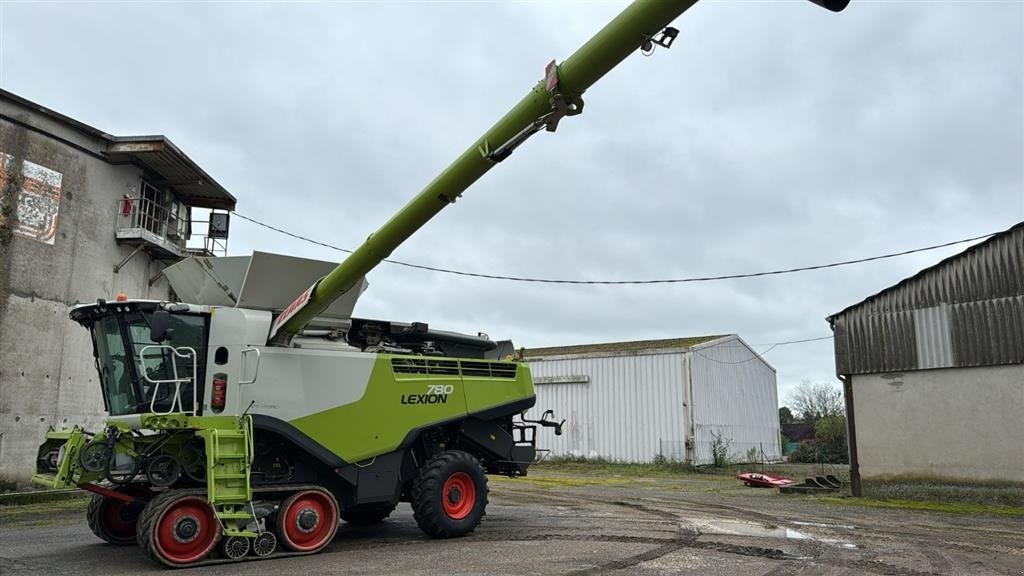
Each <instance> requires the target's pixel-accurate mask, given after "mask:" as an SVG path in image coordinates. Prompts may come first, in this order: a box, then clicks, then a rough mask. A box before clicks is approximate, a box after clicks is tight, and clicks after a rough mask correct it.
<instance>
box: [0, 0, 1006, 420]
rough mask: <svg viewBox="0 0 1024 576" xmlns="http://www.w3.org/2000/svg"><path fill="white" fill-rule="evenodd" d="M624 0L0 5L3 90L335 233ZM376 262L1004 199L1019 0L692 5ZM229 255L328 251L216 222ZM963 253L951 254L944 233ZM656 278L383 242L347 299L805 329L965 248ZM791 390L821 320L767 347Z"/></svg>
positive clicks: (794, 237) (907, 237)
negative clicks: (156, 138)
mask: <svg viewBox="0 0 1024 576" xmlns="http://www.w3.org/2000/svg"><path fill="white" fill-rule="evenodd" d="M623 6H624V3H623V2H562V3H557V4H556V3H550V4H549V3H539V2H495V3H490V2H423V3H413V2H395V3H386V2H360V3H351V2H336V3H304V4H285V3H255V2H253V3H234V2H232V3H211V4H200V3H193V2H169V3H155V4H154V3H146V4H144V5H143V4H132V3H125V2H109V3H87V2H75V3H62V2H35V3H18V2H10V1H8V0H3V1H2V2H0V50H2V53H0V85H2V87H3V88H5V89H7V90H10V91H13V92H15V93H17V94H19V95H21V96H24V97H26V98H29V99H31V100H34V101H36V102H38V103H40V104H43V105H45V106H48V107H51V108H54V109H56V110H58V111H60V112H62V113H65V114H67V115H69V116H71V117H73V118H76V119H78V120H81V121H83V122H86V123H88V124H91V125H93V126H96V127H97V128H100V129H101V130H104V131H107V132H109V133H112V134H116V135H134V134H165V135H167V136H168V137H170V138H171V139H172V140H173V141H174V142H175V143H176V144H177V145H178V146H179V147H180V148H182V149H183V150H184V151H185V152H186V153H187V154H188V155H189V156H191V157H192V158H193V159H194V160H195V161H196V162H198V163H199V164H200V165H201V166H202V167H203V168H204V169H205V170H206V171H207V172H208V173H209V174H211V175H212V176H213V177H214V178H215V179H216V180H217V181H218V182H220V183H221V184H222V185H224V186H225V187H226V188H227V189H228V190H230V191H231V192H232V193H233V194H234V195H235V196H236V197H237V198H238V211H239V212H240V213H242V214H245V215H247V216H251V217H253V218H256V219H259V220H264V221H267V222H270V223H273V224H274V225H277V226H279V227H282V228H285V229H288V230H292V231H295V232H297V233H301V234H304V235H308V236H311V237H313V238H316V239H319V240H323V241H325V242H329V243H333V244H336V245H340V246H345V247H355V246H356V245H357V244H358V243H359V242H361V241H362V240H363V239H364V238H365V237H366V235H367V234H368V233H370V232H371V231H372V230H374V229H375V228H376V227H378V226H379V225H380V224H382V223H383V222H384V221H385V220H386V219H387V218H388V217H389V216H390V215H391V214H392V213H393V212H394V211H395V210H397V209H398V208H399V207H401V206H402V205H403V204H404V202H405V201H406V200H407V199H409V198H411V197H412V196H413V195H414V194H415V193H416V192H418V191H419V190H420V189H421V188H422V187H423V185H425V184H426V183H428V182H429V181H430V180H431V179H432V178H433V177H434V176H435V175H436V174H437V173H438V172H439V171H441V170H442V169H443V168H444V167H446V166H447V165H448V164H449V163H450V162H451V161H452V160H453V159H454V158H455V157H456V156H457V155H458V154H460V153H461V152H462V151H463V150H464V149H465V148H466V147H467V146H469V145H470V144H471V143H472V142H473V141H474V140H475V139H476V138H477V137H478V136H479V135H480V134H482V133H483V131H484V130H486V129H487V128H488V127H489V126H490V125H491V124H492V123H493V122H494V121H495V120H497V119H498V118H499V117H500V116H501V115H502V114H504V112H505V111H506V110H507V109H508V108H509V107H510V106H512V105H513V104H515V103H516V102H517V101H518V100H519V99H520V98H521V97H522V96H523V94H525V93H526V91H527V90H529V89H530V88H531V87H532V86H533V85H534V83H535V82H536V81H537V80H538V79H539V78H540V77H541V76H542V74H543V68H544V65H545V64H546V63H547V62H548V61H549V60H551V59H552V58H557V59H558V60H559V61H561V60H563V59H565V58H566V57H567V56H569V55H570V54H571V53H572V51H574V50H575V49H576V48H577V47H578V46H580V45H581V44H582V43H583V42H584V41H586V40H587V39H588V38H589V37H590V36H591V35H592V34H593V33H594V32H596V31H597V30H598V29H599V28H600V27H601V26H603V25H604V24H605V23H606V22H607V21H608V20H609V19H611V18H612V17H613V16H614V15H615V14H617V13H618V12H619V11H620V10H621V9H622V7H623ZM675 25H676V26H677V27H678V28H680V30H681V34H680V37H679V40H678V41H677V43H676V44H675V46H674V47H673V48H672V49H671V50H669V51H665V50H659V51H658V52H656V53H655V54H654V56H653V57H651V58H644V57H642V56H640V55H639V54H636V55H634V56H632V57H630V58H629V59H627V61H626V62H625V63H623V64H622V65H621V66H620V67H619V68H617V69H615V70H614V71H613V72H611V73H610V74H609V75H608V76H606V77H605V78H604V79H602V80H601V81H600V82H598V83H597V84H596V85H595V86H594V87H593V88H591V89H590V90H589V91H588V92H587V95H586V102H587V106H586V112H585V113H584V114H583V115H581V116H578V117H574V118H568V119H566V120H565V121H563V122H562V124H561V126H560V127H559V130H558V132H557V133H556V134H547V133H541V134H539V135H538V136H536V137H535V138H534V139H532V140H531V141H530V142H529V143H528V144H526V145H525V146H523V147H522V148H520V149H519V150H517V151H516V153H515V154H514V155H513V156H512V158H511V159H510V160H509V161H507V162H505V163H503V164H501V165H500V166H498V167H497V168H495V169H494V170H492V171H491V172H490V173H489V174H487V175H486V176H485V177H484V178H483V179H482V180H481V181H480V182H479V183H478V184H477V185H476V186H474V187H473V188H471V189H470V190H469V191H468V192H467V193H466V195H465V196H464V197H463V198H462V199H461V200H460V201H459V202H458V203H457V204H456V205H454V206H452V207H450V208H448V209H446V210H445V211H444V212H443V213H442V214H441V215H440V216H439V217H437V218H436V219H435V220H433V221H432V222H430V223H429V224H428V225H427V226H426V227H425V228H424V229H423V230H421V231H420V233H418V234H417V235H416V236H414V237H413V238H412V239H410V240H409V241H408V242H407V243H406V244H404V245H403V246H402V247H400V248H399V249H398V250H397V251H396V252H395V254H394V255H393V256H394V257H395V258H398V259H401V260H406V261H411V262H416V263H421V264H427V265H434V266H441V267H447V268H458V269H464V270H468V271H475V272H484V273H492V274H509V275H520V276H540V277H557V278H575V279H612V280H619V279H622V280H625V279H648V278H664V277H687V276H706V275H718V274H731V273H742V272H751V271H760V270H766V269H776V268H788V267H795V266H804V265H813V264H820V263H825V262H831V261H835V260H844V259H850V258H858V257H865V256H872V255H876V254H880V253H886V252H892V251H898V250H903V249H909V248H915V247H920V246H926V245H931V244H937V243H941V242H946V241H951V240H957V239H961V238H967V237H971V236H978V235H981V234H985V233H988V232H994V231H997V230H1002V229H1006V228H1008V227H1010V226H1011V225H1013V224H1014V223H1016V222H1019V221H1021V220H1024V3H1022V2H1018V1H992V2H986V1H982V0H969V1H963V2H920V1H903V2H898V1H885V0H875V1H870V2H868V1H858V0H853V3H852V4H851V6H850V7H849V8H848V9H847V11H846V12H844V13H841V14H833V13H831V12H827V11H825V10H823V9H820V8H818V7H816V6H814V5H812V4H810V3H808V2H800V1H789V2H782V1H780V2H769V1H748V2H739V1H708V0H705V1H703V2H700V3H698V4H697V5H696V6H695V7H694V8H693V9H691V10H690V11H688V12H687V13H686V14H684V15H683V16H682V17H680V18H679V19H678V20H677V21H676V23H675ZM231 234H232V236H231V240H230V252H231V253H232V254H247V253H249V252H250V251H252V250H263V251H271V252H278V253H285V254H293V255H300V256H305V257H310V258H320V259H325V260H338V259H339V258H340V257H341V255H340V254H339V253H337V252H333V251H331V250H328V249H326V248H321V247H318V246H315V245H311V244H307V243H304V242H300V241H297V240H293V239H290V238H287V237H284V236H281V235H279V234H276V233H272V232H268V231H266V230H263V229H260V228H257V227H255V226H254V225H252V224H250V223H248V222H244V221H242V220H240V219H235V221H234V222H232V230H231ZM964 247H965V246H964ZM962 249H963V247H957V248H951V249H942V250H936V251H933V252H927V253H923V254H917V255H913V256H907V257H901V258H897V259H892V260H887V261H882V262H874V263H868V264H861V265H856V266H850V267H845V268H838V269H830V270H825V271H816V272H805V273H800V274H793V275H786V276H776V277H768V278H762V279H745V280H729V281H722V282H712V283H703V284H678V285H661V286H632V287H629V286H625V287H623V286H617V287H616V286H558V285H545V284H519V283H511V282H502V281H494V280H481V279H473V278H463V277H454V276H447V275H441V274H437V273H431V272H424V271H417V270H410V269H406V268H401V267H397V266H393V265H388V264H383V265H381V266H380V267H379V268H378V269H377V270H375V271H374V272H373V273H372V274H371V275H370V277H369V280H370V289H369V291H368V292H367V293H366V294H365V295H364V297H363V299H362V300H361V301H360V303H359V305H358V307H357V309H356V313H357V315H360V316H363V317H379V318H386V319H395V320H406V321H412V320H417V321H425V322H428V323H430V324H431V325H432V326H434V327H438V328H446V329H453V330H461V331H467V332H471V333H475V332H477V331H484V332H487V333H488V334H490V335H491V336H492V337H493V338H512V339H513V340H514V341H515V342H516V343H517V345H525V346H528V347H531V346H546V345H561V344H583V343H591V342H607V341H617V340H634V339H649V338H670V337H679V336H694V335H704V334H724V333H738V334H740V335H741V336H742V337H743V338H744V339H745V340H746V341H747V342H749V343H752V344H757V345H758V346H755V348H757V349H758V350H764V349H766V348H767V347H768V346H767V344H769V343H772V342H779V341H784V340H795V339H804V338H814V337H818V336H827V335H829V334H830V331H829V328H828V325H827V323H826V322H825V316H827V315H829V314H831V313H834V312H837V311H839V310H841V309H842V308H844V307H846V306H848V305H850V304H853V303H855V302H858V301H860V300H861V299H863V298H864V297H866V296H868V295H871V294H873V293H875V292H877V291H879V290H881V289H883V288H886V287H888V286H890V285H892V284H893V283H895V282H897V281H899V280H901V279H903V278H905V277H907V276H910V275H912V274H913V273H915V272H917V271H918V270H920V269H921V268H924V267H926V266H929V265H931V264H933V263H935V262H937V261H939V260H940V259H942V258H944V257H946V256H948V255H951V254H954V253H956V252H959V251H960V250H962ZM766 358H767V359H768V360H769V361H770V362H771V363H772V364H773V365H774V366H775V367H776V368H777V370H778V376H779V388H780V389H779V395H780V399H782V400H784V399H785V398H786V396H787V395H788V394H789V392H790V390H791V389H792V387H793V386H794V385H796V384H798V383H799V382H800V381H801V380H804V379H808V380H814V381H834V362H833V354H832V343H831V341H822V342H813V343H807V344H794V345H788V346H779V347H777V348H775V349H773V350H771V351H770V352H768V353H767V355H766Z"/></svg>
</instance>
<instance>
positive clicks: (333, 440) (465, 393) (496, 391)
mask: <svg viewBox="0 0 1024 576" xmlns="http://www.w3.org/2000/svg"><path fill="white" fill-rule="evenodd" d="M405 358H408V359H412V360H417V361H423V359H424V357H423V356H396V355H390V354H381V355H379V356H378V357H377V360H376V362H375V364H374V367H373V371H372V372H371V374H370V382H369V383H368V385H367V387H366V392H365V393H364V394H363V397H362V398H360V399H359V400H358V401H356V402H353V403H351V404H346V405H344V406H336V407H333V408H328V409H326V410H323V411H321V412H316V413H314V414H310V415H308V416H304V417H302V418H298V419H296V420H293V421H292V422H291V424H292V425H294V426H295V427H296V428H298V429H299V430H301V431H302V432H303V433H305V434H306V435H307V436H309V437H310V438H312V439H313V440H315V441H316V442H317V443H319V444H321V445H323V446H324V447H325V448H327V449H328V450H330V451H331V452H333V453H335V454H337V455H338V456H340V457H341V458H342V459H344V460H345V461H346V462H359V461H362V460H366V459H368V458H373V457H374V456H380V455H381V454H386V453H388V452H392V451H394V450H397V449H398V448H399V446H400V445H401V443H402V441H403V440H405V439H406V437H407V436H408V435H409V433H410V432H411V431H413V430H415V429H418V428H423V427H428V426H431V425H434V424H438V423H440V422H447V421H452V420H457V419H460V418H464V417H465V416H466V415H467V414H469V415H472V414H473V413H477V412H480V411H482V410H486V409H488V408H493V407H496V406H502V405H505V404H509V403H512V402H515V401H518V400H525V399H528V398H532V397H533V396H534V390H533V380H532V379H531V378H530V371H529V368H528V367H527V366H526V365H525V364H512V363H503V364H507V365H510V366H515V367H516V372H515V378H514V379H512V378H490V377H468V376H459V375H458V374H454V375H452V374H402V373H399V374H395V373H393V371H392V368H391V365H392V364H391V363H392V360H393V359H397V360H402V359H405ZM444 360H450V361H453V362H455V361H457V360H456V359H454V358H445V359H444ZM458 362H460V363H461V362H465V363H470V362H473V363H475V362H476V361H470V360H462V361H458ZM434 386H436V387H447V386H450V387H451V388H450V390H451V392H450V393H448V394H445V395H444V396H445V397H446V398H445V400H444V402H443V403H442V402H440V399H438V398H424V399H426V400H437V402H436V403H424V402H415V403H410V400H412V399H414V398H415V399H416V400H420V399H421V397H423V396H428V397H429V396H430V391H431V387H434ZM435 396H438V395H435Z"/></svg>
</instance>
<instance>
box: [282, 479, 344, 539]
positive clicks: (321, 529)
mask: <svg viewBox="0 0 1024 576" xmlns="http://www.w3.org/2000/svg"><path fill="white" fill-rule="evenodd" d="M276 524H277V526H276V527H277V530H276V532H277V536H278V538H280V540H281V543H282V544H284V546H285V547H286V548H288V549H289V550H295V551H296V552H316V551H318V550H320V549H321V548H323V547H324V546H327V545H328V544H330V543H331V540H334V534H335V533H336V532H337V531H338V501H337V500H335V499H334V496H333V495H332V494H331V493H330V492H328V491H326V490H321V489H319V488H314V489H311V490H302V491H301V492H296V493H295V494H292V495H291V496H289V497H288V498H285V500H284V502H282V503H281V506H280V508H278V511H277V522H276Z"/></svg>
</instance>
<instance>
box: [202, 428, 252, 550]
mask: <svg viewBox="0 0 1024 576" xmlns="http://www.w3.org/2000/svg"><path fill="white" fill-rule="evenodd" d="M199 435H200V436H201V437H203V439H204V440H205V443H206V491H207V499H208V500H209V501H210V504H212V505H213V509H214V512H215V513H216V515H217V519H218V520H220V523H221V525H222V526H223V527H224V534H225V535H227V536H248V537H255V536H257V533H256V532H252V531H250V530H245V527H246V525H248V524H249V523H250V522H252V521H253V520H254V519H255V518H254V515H253V509H252V486H251V485H250V484H249V472H250V467H251V464H252V458H253V434H252V417H251V416H249V415H245V416H242V417H241V418H239V419H238V421H237V424H236V425H235V426H234V427H230V428H219V427H216V428H207V429H205V430H200V431H199Z"/></svg>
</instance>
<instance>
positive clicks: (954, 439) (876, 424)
mask: <svg viewBox="0 0 1024 576" xmlns="http://www.w3.org/2000/svg"><path fill="white" fill-rule="evenodd" d="M853 401H854V414H855V415H856V418H857V421H856V425H857V448H858V449H857V452H858V455H859V457H860V470H861V476H862V477H863V478H880V477H886V476H899V475H908V476H932V477H946V478H962V479H970V480H1009V481H1019V482H1024V364H1018V365H1011V366H991V367H978V368H945V369H938V370H919V371H913V372H904V373H890V374H868V375H858V376H854V377H853Z"/></svg>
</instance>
